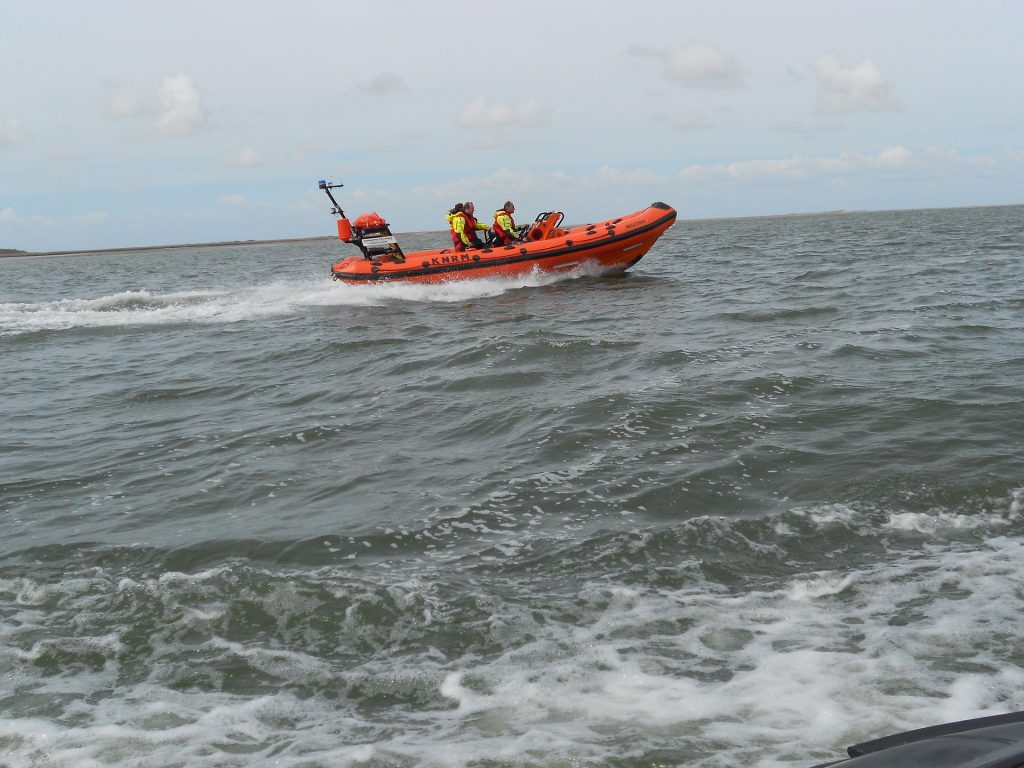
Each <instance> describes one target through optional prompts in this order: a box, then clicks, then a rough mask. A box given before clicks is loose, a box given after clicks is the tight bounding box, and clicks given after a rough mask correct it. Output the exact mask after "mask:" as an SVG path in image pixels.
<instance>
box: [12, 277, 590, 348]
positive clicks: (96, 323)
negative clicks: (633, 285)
mask: <svg viewBox="0 0 1024 768" xmlns="http://www.w3.org/2000/svg"><path fill="white" fill-rule="evenodd" d="M584 274H587V272H586V270H577V271H576V272H572V273H568V274H559V275H552V274H547V273H543V274H542V273H539V272H535V273H533V274H530V275H525V276H522V277H516V278H507V279H506V278H485V279H476V280H451V281H447V282H442V283H435V284H429V285H428V284H417V283H380V284H374V285H358V286H352V285H346V284H343V283H338V282H334V281H332V280H330V279H317V280H305V281H276V282H271V283H267V284H261V285H250V286H243V287H237V288H230V289H222V290H203V291H181V292H173V293H154V292H151V291H144V290H143V291H122V292H119V293H115V294H110V295H106V296H98V297H92V298H73V299H60V300H53V301H43V302H37V303H7V304H0V335H16V334H21V333H31V332H34V331H55V330H56V331H59V330H67V329H71V328H108V327H118V326H145V325H172V324H181V323H236V322H242V321H245V320H249V319H257V318H262V317H277V316H282V315H290V314H294V313H297V312H301V311H302V309H303V308H306V307H315V306H316V307H334V306H337V307H344V306H353V307H361V306H382V305H387V304H390V303H394V302H420V303H433V302H438V303H452V302H463V301H468V300H472V299H478V298H486V297H490V296H498V295H501V294H503V293H506V292H508V291H511V290H515V289H518V288H524V287H537V286H542V285H550V284H552V283H555V282H559V281H561V280H565V279H571V278H574V277H579V276H581V275H584Z"/></svg>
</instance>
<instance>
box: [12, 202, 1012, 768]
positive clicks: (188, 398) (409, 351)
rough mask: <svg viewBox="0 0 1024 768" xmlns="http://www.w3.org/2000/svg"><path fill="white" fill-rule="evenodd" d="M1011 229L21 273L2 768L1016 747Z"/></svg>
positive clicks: (978, 223) (574, 761)
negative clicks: (538, 272) (959, 731)
mask: <svg viewBox="0 0 1024 768" xmlns="http://www.w3.org/2000/svg"><path fill="white" fill-rule="evenodd" d="M1021 215H1024V209H1022V208H1017V209H973V210H970V211H947V212H893V213H883V214H850V215H842V216H821V217H799V218H785V219H778V220H773V219H757V220H741V221H716V222H686V221H682V222H680V223H678V224H677V225H676V226H675V227H674V228H673V229H672V230H670V231H669V232H668V233H667V234H666V235H665V236H664V237H663V238H662V239H661V240H660V241H659V243H658V244H657V246H656V247H655V248H654V249H652V251H651V253H649V254H648V255H647V256H645V258H644V259H643V260H642V261H641V262H640V263H639V264H638V265H636V267H634V268H633V269H632V270H631V271H630V273H629V274H628V275H626V276H624V277H621V278H614V279H612V278H596V277H594V276H592V275H588V274H586V273H585V272H583V273H577V274H576V275H572V276H559V277H560V279H558V280H555V281H552V280H549V279H548V278H545V277H542V276H531V277H527V278H524V279H522V280H518V281H502V280H496V281H473V282H461V283H450V284H444V285H434V286H416V285H379V286H358V287H353V286H346V285H341V284H337V283H332V282H331V281H330V280H329V279H328V278H327V277H325V273H326V265H327V264H328V263H329V261H330V260H331V258H333V255H334V254H333V252H328V250H327V248H326V247H324V246H320V245H317V244H312V245H305V246H304V245H295V244H291V245H288V244H285V245H280V246H273V247H267V246H263V247H259V248H239V249H234V250H232V249H230V248H221V249H202V248H197V249H188V248H185V249H178V250H176V251H175V253H174V258H173V259H165V260H161V261H160V262H159V264H160V269H153V263H154V261H153V260H152V259H143V258H132V257H130V256H127V255H121V256H102V255H96V256H83V257H76V258H70V259H58V258H51V259H45V260H35V259H18V260H15V261H5V262H4V263H3V264H0V268H2V269H3V270H4V277H5V280H4V281H3V283H2V285H0V354H2V357H3V361H4V379H3V384H4V390H3V405H4V422H3V423H4V429H5V432H4V439H3V440H2V441H0V468H2V472H3V474H2V476H0V516H2V517H0V519H2V521H3V531H4V537H3V539H2V540H0V669H2V670H3V674H2V675H0V712H2V713H3V718H0V764H3V765H7V764H10V765H11V766H14V765H18V766H21V765H26V766H32V767H35V766H39V768H42V767H43V766H46V767H47V768H49V767H50V766H76V768H77V766H80V765H97V766H98V765H110V766H123V767H124V768H128V767H129V766H148V765H177V766H181V767H182V768H202V767H204V766H218V767H219V766H247V767H248V766H264V765H266V766H271V765H278V766H293V767H294V768H311V767H313V766H325V768H326V766H338V765H352V766H358V765H365V766H410V768H411V767H412V766H417V767H418V766H424V767H426V766H441V765H444V766H467V768H468V767H469V766H472V767H473V768H484V767H485V766H498V765H536V766H548V765H593V766H597V765H613V766H617V768H641V766H644V767H649V766H651V765H688V766H691V765H692V766H704V767H706V768H711V767H712V766H724V765H737V764H751V765H759V766H766V767H767V766H778V767H779V768H781V767H782V766H794V767H795V768H800V767H802V766H807V765H812V764H815V763H820V762H823V761H826V760H830V759H835V758H836V757H838V756H840V755H841V754H842V749H843V747H845V745H847V744H849V743H854V742H856V741H861V740H864V739H867V738H871V737H874V736H881V735H884V734H885V733H888V732H892V731H894V730H896V729H898V728H911V727H917V726H924V725H929V724H933V723H937V722H940V721H947V720H955V719H961V718H965V717H972V716H978V715H984V714H994V713H997V712H1002V711H1007V710H1011V709H1018V708H1024V700H1022V698H1021V693H1020V692H1021V691H1024V686H1022V682H1024V680H1022V679H1021V677H1022V673H1021V670H1022V669H1024V662H1022V660H1021V654H1020V651H1019V641H1018V638H1019V637H1020V635H1021V631H1022V629H1024V627H1022V626H1021V623H1022V621H1024V619H1021V618H1020V617H1021V616H1024V610H1022V608H1024V606H1022V605H1021V600H1022V595H1024V584H1022V583H1021V581H1022V578H1024V575H1022V574H1024V569H1022V568H1021V566H1020V563H1021V562H1022V559H1021V558H1022V554H1024V553H1022V552H1021V546H1022V542H1024V517H1022V510H1024V503H1022V501H1024V490H1022V489H1021V486H1022V478H1021V473H1020V461H1019V457H1018V455H1017V453H1018V452H1017V450H1016V446H1017V445H1018V443H1019V442H1020V426H1019V425H1020V424H1021V407H1022V404H1024V387H1022V384H1021V382H1022V381H1024V323H1022V322H1021V318H1020V313H1019V311H1018V310H1019V309H1020V306H1021V300H1020V297H1019V296H1018V293H1019V291H1017V285H1018V284H1019V280H1018V279H1017V278H1018V277H1019V276H1018V274H1017V272H1018V267H1019V263H1020V257H1021V256H1024V242H1022V239H1021V234H1020V233H1021V231H1022V230H1021V218H1020V217H1021ZM239 275H243V276H244V277H243V278H241V279H240V278H239ZM568 278H576V279H568ZM243 283H244V284H243Z"/></svg>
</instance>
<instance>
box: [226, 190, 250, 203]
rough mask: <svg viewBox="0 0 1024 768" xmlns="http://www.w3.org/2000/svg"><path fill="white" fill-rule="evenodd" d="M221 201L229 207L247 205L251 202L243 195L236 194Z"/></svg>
mask: <svg viewBox="0 0 1024 768" xmlns="http://www.w3.org/2000/svg"><path fill="white" fill-rule="evenodd" d="M220 201H221V202H222V203H226V204H227V205H245V204H246V203H248V202H249V199H248V198H247V197H246V196H245V195H243V194H240V193H238V192H234V193H233V194H230V195H224V196H222V197H221V198H220Z"/></svg>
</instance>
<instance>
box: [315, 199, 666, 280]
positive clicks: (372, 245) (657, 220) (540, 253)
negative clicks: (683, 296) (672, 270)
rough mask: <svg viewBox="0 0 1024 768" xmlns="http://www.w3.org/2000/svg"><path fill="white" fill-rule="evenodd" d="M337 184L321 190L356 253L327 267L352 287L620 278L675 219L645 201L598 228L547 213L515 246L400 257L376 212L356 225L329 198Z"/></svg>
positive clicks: (342, 235) (340, 234)
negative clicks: (583, 274)
mask: <svg viewBox="0 0 1024 768" xmlns="http://www.w3.org/2000/svg"><path fill="white" fill-rule="evenodd" d="M340 186H342V185H341V184H328V183H327V182H326V181H321V182H320V189H322V190H324V191H325V192H326V193H327V196H328V197H329V198H330V199H331V202H332V203H334V208H333V210H332V213H335V214H337V215H339V216H340V218H339V219H338V237H339V238H340V239H341V240H342V241H343V242H346V243H351V244H353V245H355V246H356V247H358V248H359V250H360V251H361V252H362V253H361V254H360V255H358V256H349V257H347V258H344V259H341V260H340V261H337V262H335V263H334V264H333V265H332V266H331V274H332V276H333V277H334V279H335V280H341V281H342V282H345V283H351V284H365V283H376V282H381V281H392V280H406V281H411V282H419V283H432V282H440V281H443V280H462V279H468V278H478V277H515V276H517V275H524V274H529V273H530V272H533V271H534V270H538V271H541V272H567V271H570V270H573V269H576V268H578V267H590V268H594V269H596V272H597V274H601V275H608V274H615V273H617V272H624V271H625V270H627V269H629V268H630V267H631V266H633V265H634V264H636V263H637V262H638V261H640V259H641V258H642V257H643V256H644V254H646V253H647V252H648V251H649V250H650V249H651V246H653V245H654V243H655V242H656V241H657V239H658V238H659V237H661V235H662V234H664V233H665V230H667V229H668V228H669V227H671V226H672V224H674V223H675V220H676V211H675V209H674V208H672V207H671V206H669V205H666V204H665V203H651V204H650V205H649V206H648V207H647V208H644V209H643V210H641V211H635V212H634V213H629V214H626V215H625V216H619V217H617V218H614V219H608V220H607V221H602V222H600V223H597V224H584V225H580V226H575V227H569V228H563V227H562V226H561V223H562V220H563V218H564V217H563V214H562V213H561V212H560V211H548V212H545V213H542V214H540V215H539V216H537V218H536V220H535V221H534V222H533V223H532V224H530V225H529V226H528V227H523V228H522V230H521V233H522V240H521V242H517V243H514V244H512V245H504V246H503V245H491V244H487V243H486V242H485V245H484V247H483V248H475V249H470V250H466V251H456V250H455V249H454V248H439V249H436V250H430V251H417V252H415V253H404V252H403V251H402V249H401V248H400V247H399V245H398V242H397V241H396V240H395V237H394V235H393V234H392V233H391V230H390V228H389V227H388V225H387V222H385V221H384V220H383V219H381V218H380V217H379V216H378V215H377V214H364V215H363V216H360V217H359V218H357V219H356V220H355V221H354V222H350V221H349V220H348V219H347V218H345V212H344V211H343V210H342V209H341V206H339V205H338V202H337V201H336V200H335V199H334V196H333V195H332V194H331V190H332V189H334V188H336V187H340Z"/></svg>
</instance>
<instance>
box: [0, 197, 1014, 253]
mask: <svg viewBox="0 0 1024 768" xmlns="http://www.w3.org/2000/svg"><path fill="white" fill-rule="evenodd" d="M1021 206H1024V203H1002V204H996V205H954V206H935V207H928V208H879V209H877V210H872V209H858V210H843V209H838V210H833V211H811V212H806V213H765V214H755V215H751V216H706V217H702V218H699V219H681V220H680V221H729V220H733V219H738V220H743V219H782V218H798V217H805V216H849V215H854V214H861V213H900V212H906V211H955V210H965V209H972V208H1019V207H1021ZM438 233H440V234H442V235H444V234H447V231H446V230H440V229H439V230H423V231H415V232H396V233H395V235H396V237H402V236H406V235H433V234H438ZM336 239H337V236H335V235H319V236H316V237H285V238H278V239H276V240H223V241H218V242H213V243H176V244H173V245H138V246H126V247H122V248H85V249H81V250H74V251H19V250H16V249H13V248H7V249H4V248H0V259H4V258H22V257H26V256H84V255H86V254H90V253H96V254H101V253H145V252H147V251H167V250H174V249H177V248H224V247H229V246H240V245H274V244H277V243H303V242H317V241H321V240H336Z"/></svg>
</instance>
